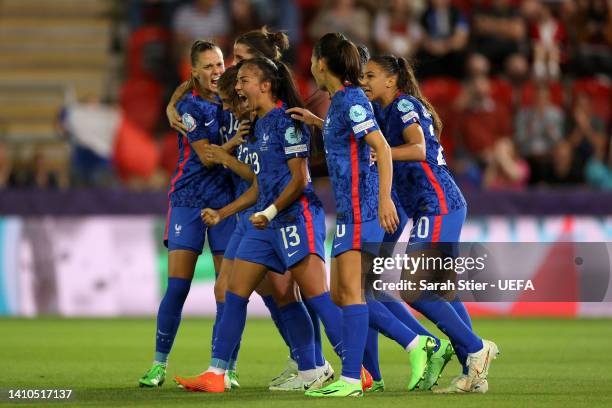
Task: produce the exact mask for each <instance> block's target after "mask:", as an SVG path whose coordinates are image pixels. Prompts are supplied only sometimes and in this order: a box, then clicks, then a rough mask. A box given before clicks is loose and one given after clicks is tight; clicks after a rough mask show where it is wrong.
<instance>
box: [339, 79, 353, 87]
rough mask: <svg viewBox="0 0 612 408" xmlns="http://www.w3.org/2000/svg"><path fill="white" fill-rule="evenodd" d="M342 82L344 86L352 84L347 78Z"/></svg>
mask: <svg viewBox="0 0 612 408" xmlns="http://www.w3.org/2000/svg"><path fill="white" fill-rule="evenodd" d="M342 84H343V85H344V86H352V85H353V83H352V82H351V81H349V80H346V81H344V82H343V83H342Z"/></svg>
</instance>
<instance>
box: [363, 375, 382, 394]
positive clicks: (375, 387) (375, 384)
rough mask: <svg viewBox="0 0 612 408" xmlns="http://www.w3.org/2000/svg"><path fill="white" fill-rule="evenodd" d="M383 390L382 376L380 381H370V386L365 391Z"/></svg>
mask: <svg viewBox="0 0 612 408" xmlns="http://www.w3.org/2000/svg"><path fill="white" fill-rule="evenodd" d="M384 390H385V380H383V379H382V378H381V379H380V381H374V382H372V386H371V387H370V388H368V389H367V390H366V392H368V393H370V392H383V391H384Z"/></svg>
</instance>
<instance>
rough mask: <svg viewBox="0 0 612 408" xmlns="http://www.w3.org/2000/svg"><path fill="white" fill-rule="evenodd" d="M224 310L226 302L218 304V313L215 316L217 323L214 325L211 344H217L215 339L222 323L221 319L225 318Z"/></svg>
mask: <svg viewBox="0 0 612 408" xmlns="http://www.w3.org/2000/svg"><path fill="white" fill-rule="evenodd" d="M224 308H225V303H224V302H217V313H216V314H215V323H214V324H213V330H212V339H211V344H213V343H214V342H215V337H217V330H219V323H220V322H221V318H222V317H223V309H224ZM211 349H212V347H211Z"/></svg>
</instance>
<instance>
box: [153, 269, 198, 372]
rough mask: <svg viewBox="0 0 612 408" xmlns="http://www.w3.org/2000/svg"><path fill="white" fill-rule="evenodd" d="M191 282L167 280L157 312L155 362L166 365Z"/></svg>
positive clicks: (186, 280)
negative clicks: (164, 292)
mask: <svg viewBox="0 0 612 408" xmlns="http://www.w3.org/2000/svg"><path fill="white" fill-rule="evenodd" d="M190 287H191V280H189V279H182V278H168V288H167V289H166V294H165V295H164V298H163V299H162V301H161V303H160V304H159V310H158V311H157V334H156V337H155V361H159V362H160V363H167V361H168V354H170V350H171V349H172V344H173V343H174V338H175V337H176V332H177V331H178V327H179V324H181V313H182V311H183V305H184V304H185V299H187V294H188V293H189V288H190Z"/></svg>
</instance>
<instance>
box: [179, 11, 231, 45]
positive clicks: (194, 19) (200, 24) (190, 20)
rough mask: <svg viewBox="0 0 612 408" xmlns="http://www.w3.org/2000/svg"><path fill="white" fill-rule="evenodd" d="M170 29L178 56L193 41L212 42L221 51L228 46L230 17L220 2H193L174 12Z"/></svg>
mask: <svg viewBox="0 0 612 408" xmlns="http://www.w3.org/2000/svg"><path fill="white" fill-rule="evenodd" d="M172 28H173V30H174V34H175V36H176V41H177V51H178V52H179V55H181V56H182V55H183V54H185V53H184V52H183V51H184V50H186V49H187V47H189V46H190V45H191V43H193V42H194V41H195V40H202V39H206V40H213V41H214V42H215V43H216V44H217V45H218V46H219V47H220V48H221V49H225V46H226V45H228V35H229V33H230V29H231V26H230V17H229V15H228V12H227V10H226V8H225V7H224V5H223V3H222V2H221V1H220V0H195V1H194V2H193V3H190V4H184V5H182V6H180V7H179V8H178V9H177V10H176V14H175V16H174V20H173V22H172Z"/></svg>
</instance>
